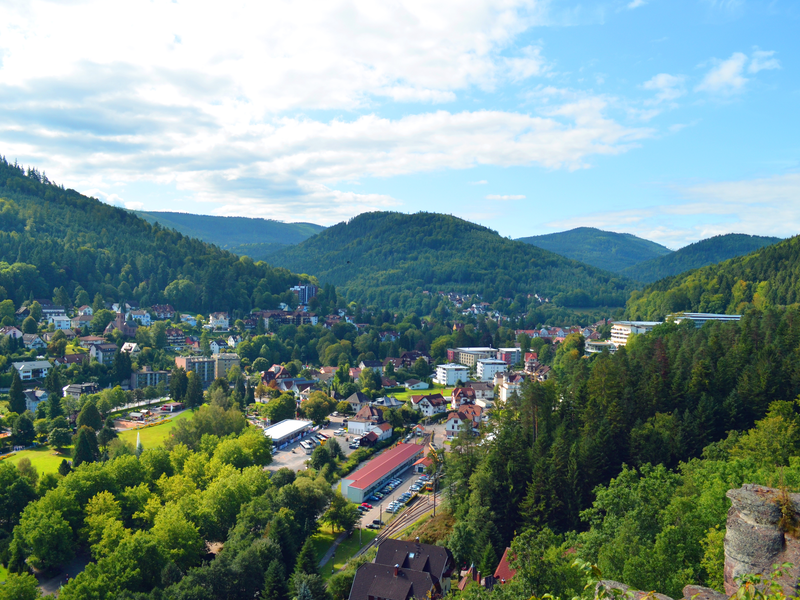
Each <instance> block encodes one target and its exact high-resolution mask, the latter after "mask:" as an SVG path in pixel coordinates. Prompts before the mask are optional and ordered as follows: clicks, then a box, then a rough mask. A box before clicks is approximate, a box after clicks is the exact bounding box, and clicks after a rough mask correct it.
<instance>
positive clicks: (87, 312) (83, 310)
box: [78, 304, 94, 317]
mask: <svg viewBox="0 0 800 600" xmlns="http://www.w3.org/2000/svg"><path fill="white" fill-rule="evenodd" d="M78 314H79V315H83V316H84V317H91V316H92V315H93V314H94V309H93V308H92V307H91V306H89V305H88V304H84V305H83V306H81V307H80V308H79V309H78Z"/></svg>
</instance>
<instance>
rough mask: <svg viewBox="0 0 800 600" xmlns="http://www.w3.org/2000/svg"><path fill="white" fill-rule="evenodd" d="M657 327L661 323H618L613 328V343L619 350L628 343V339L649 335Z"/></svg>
mask: <svg viewBox="0 0 800 600" xmlns="http://www.w3.org/2000/svg"><path fill="white" fill-rule="evenodd" d="M656 325H661V323H660V322H659V321H617V322H616V323H614V325H612V326H611V343H612V344H614V345H615V346H616V347H617V348H619V347H620V346H624V345H626V344H627V343H628V338H630V337H631V336H632V335H639V334H642V333H649V332H650V331H653V328H654V327H655V326H656Z"/></svg>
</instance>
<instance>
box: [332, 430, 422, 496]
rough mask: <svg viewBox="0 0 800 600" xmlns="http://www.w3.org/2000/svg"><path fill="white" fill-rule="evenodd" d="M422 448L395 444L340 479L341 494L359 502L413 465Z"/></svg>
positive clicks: (413, 445)
mask: <svg viewBox="0 0 800 600" xmlns="http://www.w3.org/2000/svg"><path fill="white" fill-rule="evenodd" d="M424 449H425V446H418V445H416V444H397V446H395V447H394V448H392V449H391V450H387V451H386V452H384V453H383V454H380V455H379V456H376V457H375V458H373V459H372V460H370V461H369V462H367V464H365V465H364V466H363V467H361V468H360V469H359V470H358V471H356V472H355V473H351V474H350V475H348V476H347V477H345V478H344V479H342V495H343V496H344V497H345V498H347V499H348V500H350V501H351V502H355V503H357V504H361V503H362V502H364V498H366V497H367V496H369V495H370V494H371V493H372V492H374V491H375V490H377V489H380V488H382V487H383V486H384V485H385V484H386V483H387V482H388V481H389V480H390V479H392V478H394V477H396V476H397V475H398V474H399V473H400V472H402V471H404V470H405V469H407V468H409V467H410V466H411V465H413V464H414V462H415V461H416V460H417V458H419V456H420V455H421V454H422V451H423V450H424Z"/></svg>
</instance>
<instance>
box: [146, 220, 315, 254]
mask: <svg viewBox="0 0 800 600" xmlns="http://www.w3.org/2000/svg"><path fill="white" fill-rule="evenodd" d="M134 212H135V213H136V215H137V216H139V217H141V218H142V219H144V220H145V221H147V222H149V223H159V224H160V225H162V226H163V227H166V228H168V229H174V230H176V231H179V232H180V233H182V234H183V235H188V236H189V237H193V238H197V239H199V240H203V241H204V242H209V243H211V244H216V245H217V246H219V247H220V248H224V249H225V250H230V251H231V252H233V253H235V254H239V255H246V256H249V257H250V258H252V259H253V260H260V259H263V258H264V257H266V256H268V255H270V254H272V253H273V252H277V251H278V250H280V249H281V248H283V247H284V246H288V245H292V244H299V243H300V242H302V241H303V240H305V239H307V238H310V237H311V236H312V235H314V234H316V233H319V232H320V231H322V230H323V229H325V228H324V227H323V226H322V225H315V224H314V223H282V222H280V221H273V220H271V219H252V218H247V217H216V216H210V215H193V214H189V213H179V212H145V211H134Z"/></svg>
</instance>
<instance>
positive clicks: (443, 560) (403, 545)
mask: <svg viewBox="0 0 800 600" xmlns="http://www.w3.org/2000/svg"><path fill="white" fill-rule="evenodd" d="M375 563H377V564H383V565H400V567H401V568H402V569H413V570H414V571H424V572H426V573H430V574H431V575H433V576H434V577H435V578H436V580H437V581H440V580H441V579H442V578H443V577H445V576H448V575H449V573H450V571H451V570H452V568H453V564H454V562H453V556H452V554H450V551H449V550H448V549H447V548H443V547H442V546H433V545H432V544H420V543H419V542H405V541H402V540H394V539H386V540H384V541H383V542H381V545H380V546H378V554H377V555H376V556H375Z"/></svg>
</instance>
